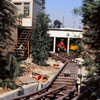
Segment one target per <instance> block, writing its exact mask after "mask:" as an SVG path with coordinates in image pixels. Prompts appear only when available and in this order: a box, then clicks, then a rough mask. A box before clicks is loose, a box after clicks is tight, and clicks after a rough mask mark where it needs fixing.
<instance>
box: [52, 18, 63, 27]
mask: <svg viewBox="0 0 100 100" xmlns="http://www.w3.org/2000/svg"><path fill="white" fill-rule="evenodd" d="M61 26H62V23H61V22H60V21H59V20H57V19H56V20H54V23H53V28H61Z"/></svg>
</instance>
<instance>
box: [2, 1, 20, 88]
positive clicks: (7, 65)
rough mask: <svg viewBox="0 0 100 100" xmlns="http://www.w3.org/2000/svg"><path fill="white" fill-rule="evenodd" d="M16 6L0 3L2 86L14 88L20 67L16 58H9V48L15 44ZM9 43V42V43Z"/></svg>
mask: <svg viewBox="0 0 100 100" xmlns="http://www.w3.org/2000/svg"><path fill="white" fill-rule="evenodd" d="M14 8H15V7H14V6H13V5H12V3H10V2H9V1H8V0H1V1H0V86H2V87H7V88H8V87H9V88H13V87H14V86H15V83H14V80H12V79H14V78H15V77H17V75H18V71H19V67H18V64H17V61H16V60H15V57H13V56H11V57H10V58H9V57H8V56H7V49H8V46H9V45H10V44H11V42H13V39H12V35H11V33H12V30H13V28H15V14H14ZM8 41H9V42H8Z"/></svg>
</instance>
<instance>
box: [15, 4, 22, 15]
mask: <svg viewBox="0 0 100 100" xmlns="http://www.w3.org/2000/svg"><path fill="white" fill-rule="evenodd" d="M14 4H15V5H16V7H17V8H18V15H19V14H21V8H22V4H21V3H14Z"/></svg>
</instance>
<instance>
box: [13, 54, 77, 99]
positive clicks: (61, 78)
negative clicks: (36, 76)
mask: <svg viewBox="0 0 100 100" xmlns="http://www.w3.org/2000/svg"><path fill="white" fill-rule="evenodd" d="M52 57H53V58H54V59H56V60H61V61H62V62H64V66H63V67H62V68H61V69H60V70H59V71H58V72H57V73H56V75H55V76H54V77H53V79H52V80H51V81H50V82H48V84H46V85H45V86H44V87H43V88H42V89H40V90H38V91H36V92H34V93H31V94H27V95H23V96H20V97H18V98H15V99H13V100H72V99H73V98H74V97H75V96H76V95H77V92H76V80H77V71H78V66H77V64H76V63H75V62H73V61H72V59H71V58H72V57H70V56H68V55H65V54H60V55H55V54H53V55H52Z"/></svg>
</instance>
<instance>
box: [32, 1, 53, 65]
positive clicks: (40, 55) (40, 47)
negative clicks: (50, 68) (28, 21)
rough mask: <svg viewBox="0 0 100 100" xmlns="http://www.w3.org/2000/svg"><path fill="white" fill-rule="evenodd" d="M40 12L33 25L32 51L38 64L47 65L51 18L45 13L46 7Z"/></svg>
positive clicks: (34, 60)
mask: <svg viewBox="0 0 100 100" xmlns="http://www.w3.org/2000/svg"><path fill="white" fill-rule="evenodd" d="M44 3H45V2H43V6H44ZM43 6H42V9H41V11H40V13H39V15H38V16H37V18H36V21H35V23H34V26H33V33H32V36H31V53H32V58H33V62H34V63H36V64H38V65H45V64H46V60H47V59H48V57H49V50H50V49H49V48H50V45H51V43H50V41H51V39H50V37H49V34H47V32H48V28H49V22H50V19H49V18H48V15H47V14H45V12H44V8H45V7H43Z"/></svg>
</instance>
